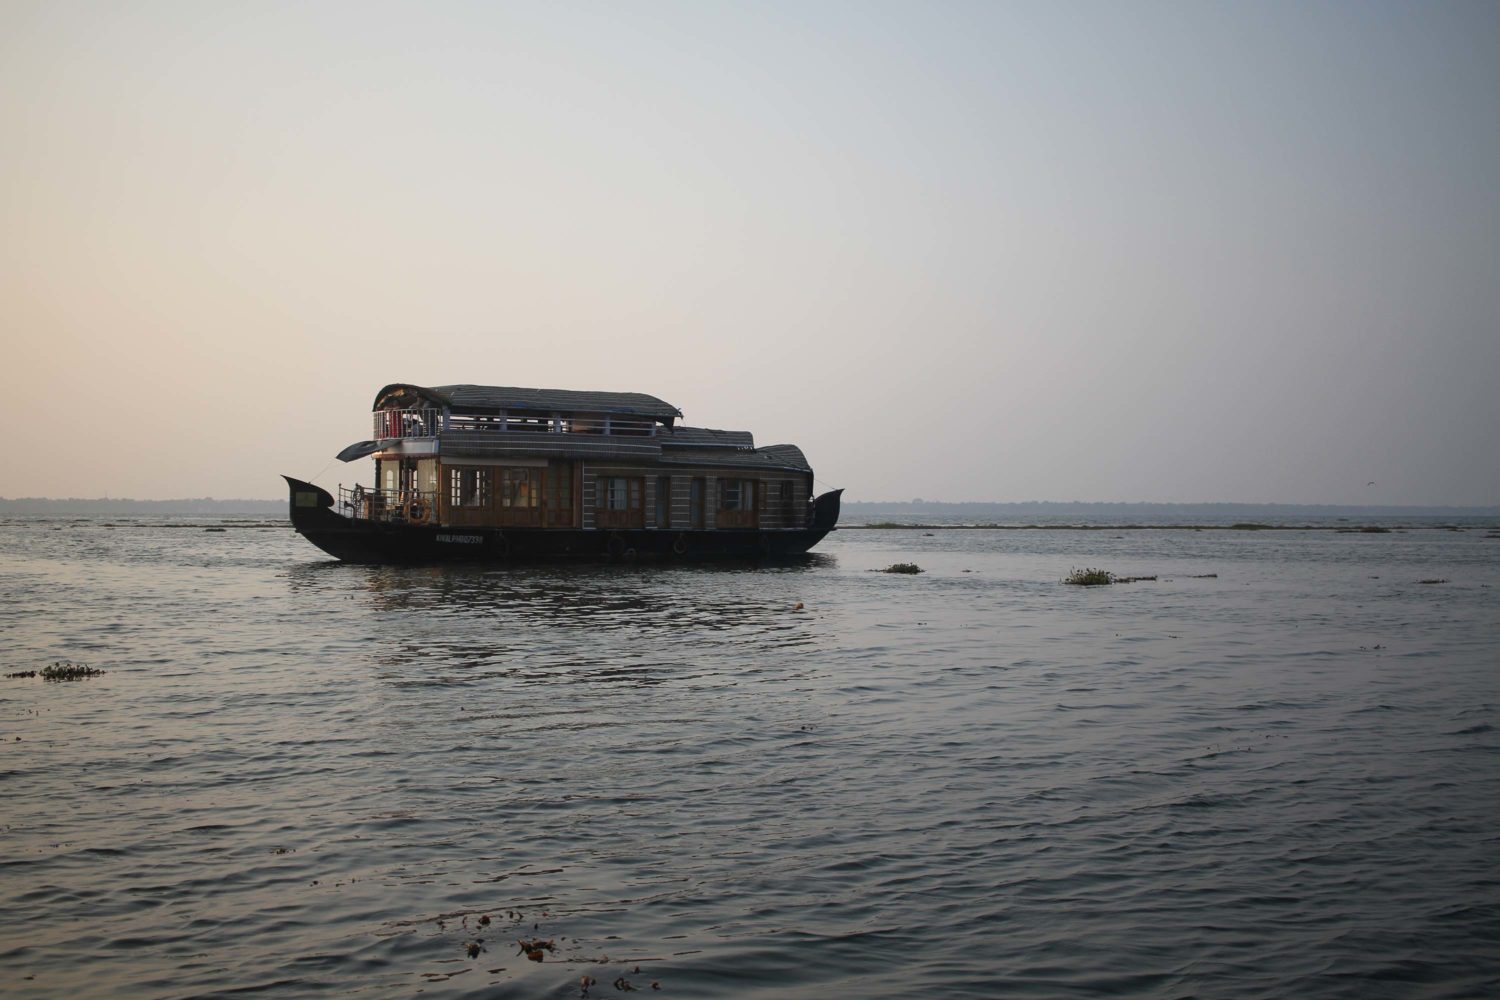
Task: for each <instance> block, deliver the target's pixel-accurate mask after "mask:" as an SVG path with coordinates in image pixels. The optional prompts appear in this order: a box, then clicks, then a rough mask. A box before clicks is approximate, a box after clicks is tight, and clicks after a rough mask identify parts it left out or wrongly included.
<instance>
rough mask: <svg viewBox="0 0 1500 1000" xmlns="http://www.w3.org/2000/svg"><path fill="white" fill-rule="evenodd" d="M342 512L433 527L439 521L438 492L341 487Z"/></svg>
mask: <svg viewBox="0 0 1500 1000" xmlns="http://www.w3.org/2000/svg"><path fill="white" fill-rule="evenodd" d="M339 512H340V513H342V514H345V515H347V516H349V517H357V518H359V519H360V520H363V521H393V522H403V523H406V524H432V523H435V522H436V521H437V491H436V490H379V489H375V488H374V487H371V486H353V487H346V486H340V487H339Z"/></svg>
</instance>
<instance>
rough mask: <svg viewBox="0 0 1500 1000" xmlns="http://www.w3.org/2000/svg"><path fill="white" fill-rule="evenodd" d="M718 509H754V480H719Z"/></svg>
mask: <svg viewBox="0 0 1500 1000" xmlns="http://www.w3.org/2000/svg"><path fill="white" fill-rule="evenodd" d="M719 509H720V510H754V509H755V481H754V480H753V479H721V480H719Z"/></svg>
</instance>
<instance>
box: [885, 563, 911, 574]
mask: <svg viewBox="0 0 1500 1000" xmlns="http://www.w3.org/2000/svg"><path fill="white" fill-rule="evenodd" d="M875 572H877V573H907V574H912V573H920V572H922V567H920V566H918V565H917V564H916V563H891V564H890V565H889V566H887V567H886V568H885V569H878V570H876V571H875Z"/></svg>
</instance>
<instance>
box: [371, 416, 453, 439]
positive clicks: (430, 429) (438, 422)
mask: <svg viewBox="0 0 1500 1000" xmlns="http://www.w3.org/2000/svg"><path fill="white" fill-rule="evenodd" d="M442 428H443V411H442V410H436V409H428V410H376V411H375V438H376V439H377V440H379V439H381V438H423V437H436V436H437V432H438V431H440V430H442Z"/></svg>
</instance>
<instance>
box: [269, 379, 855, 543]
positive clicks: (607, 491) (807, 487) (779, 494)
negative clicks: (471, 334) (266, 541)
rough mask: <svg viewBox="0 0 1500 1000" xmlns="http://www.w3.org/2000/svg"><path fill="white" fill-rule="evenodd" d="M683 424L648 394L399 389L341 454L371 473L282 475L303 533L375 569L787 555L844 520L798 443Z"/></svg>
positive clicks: (386, 396)
mask: <svg viewBox="0 0 1500 1000" xmlns="http://www.w3.org/2000/svg"><path fill="white" fill-rule="evenodd" d="M681 419H682V412H681V411H680V410H678V409H677V407H675V406H673V405H671V404H670V403H667V402H664V401H662V400H660V399H657V398H656V397H655V396H648V395H645V394H644V393H635V392H580V391H574V390H566V389H519V388H511V387H506V386H490V385H441V386H430V387H429V386H419V385H407V384H404V383H396V384H394V385H388V386H386V387H385V388H383V389H381V390H380V391H379V392H378V393H376V394H375V405H374V433H373V437H372V438H371V439H370V440H367V441H360V442H358V443H356V444H352V445H350V446H349V447H347V448H345V449H344V450H343V451H341V452H340V453H339V454H338V458H339V459H341V460H343V461H345V462H353V461H357V460H360V459H365V458H373V459H374V461H375V477H374V481H373V482H372V483H370V484H360V485H356V486H352V487H344V486H340V487H339V488H338V495H337V496H336V497H335V496H334V495H333V494H331V493H329V492H328V491H327V490H324V489H322V488H321V487H318V486H315V485H313V484H312V483H307V482H303V481H302V480H299V479H293V478H292V477H290V476H283V477H282V478H284V479H285V480H286V481H287V485H288V487H289V488H290V491H291V520H292V526H293V527H294V528H295V529H296V530H297V531H298V532H300V533H301V534H302V535H303V536H304V537H305V538H307V540H308V541H310V542H312V543H313V544H314V545H316V546H317V547H318V548H320V549H322V550H323V551H324V552H327V553H329V554H330V555H332V556H335V557H337V558H339V559H343V560H346V561H349V562H365V563H371V562H374V563H384V562H432V561H441V560H449V559H466V560H508V559H559V558H577V559H601V558H603V559H613V560H617V561H622V562H629V561H634V560H636V559H683V560H692V559H708V558H726V557H729V558H733V557H739V558H763V557H772V558H775V557H785V556H794V555H800V554H802V553H805V552H807V551H808V550H809V549H810V548H812V547H813V546H814V545H816V544H817V543H818V542H819V541H820V540H821V539H822V538H823V536H824V535H826V534H828V532H830V531H832V530H833V529H834V526H835V525H836V524H837V522H838V516H839V497H840V495H841V494H842V493H843V491H842V490H833V491H831V492H827V493H824V494H822V495H821V496H818V497H816V498H814V497H813V495H812V487H813V473H812V468H811V467H810V466H809V465H808V464H807V459H805V458H804V457H803V456H802V451H801V449H799V448H797V447H796V446H795V445H789V444H778V445H770V446H768V447H761V448H757V447H756V446H755V441H754V439H753V438H752V436H751V434H750V433H749V432H748V431H723V430H710V429H708V428H706V427H685V426H683V425H682V424H680V423H679V421H680V420H681Z"/></svg>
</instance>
